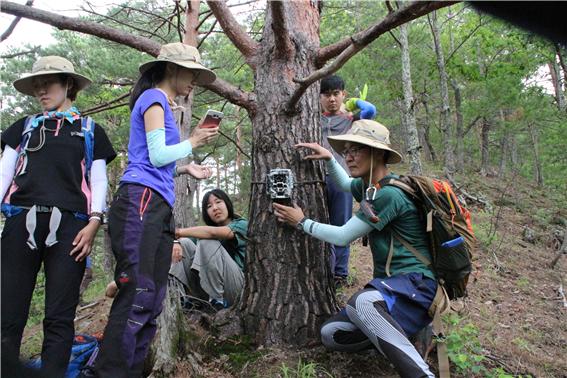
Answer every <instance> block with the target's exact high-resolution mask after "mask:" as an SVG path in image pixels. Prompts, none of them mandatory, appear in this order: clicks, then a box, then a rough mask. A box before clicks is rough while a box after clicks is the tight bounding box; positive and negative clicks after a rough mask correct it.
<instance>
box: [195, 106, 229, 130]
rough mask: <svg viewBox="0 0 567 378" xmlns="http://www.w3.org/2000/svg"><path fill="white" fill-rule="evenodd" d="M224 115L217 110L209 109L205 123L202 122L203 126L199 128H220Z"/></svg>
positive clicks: (204, 119)
mask: <svg viewBox="0 0 567 378" xmlns="http://www.w3.org/2000/svg"><path fill="white" fill-rule="evenodd" d="M223 115H224V114H223V113H222V112H217V111H216V110H212V109H209V110H207V113H206V114H205V117H204V118H203V122H201V126H199V127H202V128H205V129H210V128H214V127H218V126H219V124H220V122H221V121H222V117H223Z"/></svg>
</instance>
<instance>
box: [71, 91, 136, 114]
mask: <svg viewBox="0 0 567 378" xmlns="http://www.w3.org/2000/svg"><path fill="white" fill-rule="evenodd" d="M128 96H130V91H128V92H127V93H124V94H123V95H120V96H118V97H116V98H115V99H113V100H110V101H107V102H104V103H102V104H98V105H96V106H93V107H92V108H90V109H87V110H84V111H82V112H81V114H85V115H86V114H94V113H98V112H100V111H102V110H106V109H107V108H108V107H109V106H114V103H116V102H118V101H120V100H123V99H125V98H127V97H128ZM125 104H126V105H127V103H125ZM122 105H124V104H119V106H122Z"/></svg>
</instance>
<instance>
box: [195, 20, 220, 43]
mask: <svg viewBox="0 0 567 378" xmlns="http://www.w3.org/2000/svg"><path fill="white" fill-rule="evenodd" d="M217 22H218V20H215V22H213V25H212V26H211V28H210V29H209V31H208V32H206V33H205V35H204V36H203V38H201V40H200V41H199V44H198V45H197V48H198V49H199V48H200V47H201V45H202V44H203V42H205V40H206V39H207V37H208V36H209V35H211V33H212V32H213V31H214V29H215V26H217Z"/></svg>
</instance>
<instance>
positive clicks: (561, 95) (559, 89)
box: [547, 55, 567, 112]
mask: <svg viewBox="0 0 567 378" xmlns="http://www.w3.org/2000/svg"><path fill="white" fill-rule="evenodd" d="M547 65H548V66H549V72H550V73H551V82H552V84H553V88H554V90H555V101H556V102H557V107H558V108H559V110H560V111H562V112H564V111H565V109H567V105H566V103H565V92H564V90H563V80H562V79H561V71H560V69H559V64H557V57H556V56H555V55H554V56H553V61H552V62H550V63H548V64H547Z"/></svg>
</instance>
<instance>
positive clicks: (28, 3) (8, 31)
mask: <svg viewBox="0 0 567 378" xmlns="http://www.w3.org/2000/svg"><path fill="white" fill-rule="evenodd" d="M32 5H33V0H28V1H26V5H25V6H26V7H31V6H32ZM21 19H22V17H16V18H14V21H12V23H11V24H10V26H8V29H6V30H5V31H4V33H2V36H0V42H2V41H4V40H5V39H6V38H8V37H9V36H10V34H12V33H13V32H14V29H16V25H18V22H20V20H21Z"/></svg>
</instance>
